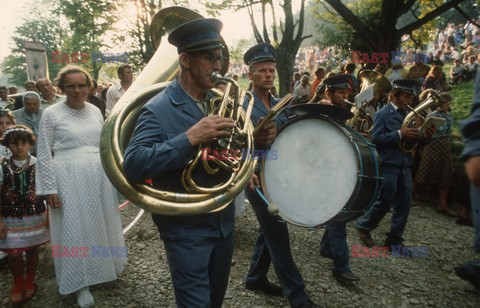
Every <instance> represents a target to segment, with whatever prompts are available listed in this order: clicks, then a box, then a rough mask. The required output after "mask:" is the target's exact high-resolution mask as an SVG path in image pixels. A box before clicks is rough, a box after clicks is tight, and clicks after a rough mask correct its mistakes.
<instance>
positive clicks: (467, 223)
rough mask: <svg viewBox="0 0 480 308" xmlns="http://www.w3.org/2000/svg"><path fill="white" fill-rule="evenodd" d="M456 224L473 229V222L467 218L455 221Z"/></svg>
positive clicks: (459, 218)
mask: <svg viewBox="0 0 480 308" xmlns="http://www.w3.org/2000/svg"><path fill="white" fill-rule="evenodd" d="M455 223H456V224H458V225H462V226H469V227H473V223H472V220H471V219H466V218H463V217H458V218H457V220H455Z"/></svg>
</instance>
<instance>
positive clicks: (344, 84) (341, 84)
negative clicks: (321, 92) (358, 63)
mask: <svg viewBox="0 0 480 308" xmlns="http://www.w3.org/2000/svg"><path fill="white" fill-rule="evenodd" d="M350 78H352V77H351V76H350V75H347V74H340V75H333V76H332V77H328V78H326V79H325V80H324V81H323V83H324V84H325V87H326V90H328V89H351V87H350V84H349V83H348V81H349V80H350Z"/></svg>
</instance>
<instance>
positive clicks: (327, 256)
mask: <svg viewBox="0 0 480 308" xmlns="http://www.w3.org/2000/svg"><path fill="white" fill-rule="evenodd" d="M320 255H321V256H322V257H324V258H328V259H332V260H333V256H332V254H330V253H326V252H324V251H323V250H321V249H320Z"/></svg>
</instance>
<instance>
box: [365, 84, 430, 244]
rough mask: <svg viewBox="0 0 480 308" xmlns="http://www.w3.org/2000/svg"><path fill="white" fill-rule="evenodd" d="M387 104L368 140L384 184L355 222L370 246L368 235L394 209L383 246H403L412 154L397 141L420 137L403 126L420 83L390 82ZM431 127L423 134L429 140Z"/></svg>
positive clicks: (375, 121) (412, 139)
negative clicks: (376, 153) (373, 145)
mask: <svg viewBox="0 0 480 308" xmlns="http://www.w3.org/2000/svg"><path fill="white" fill-rule="evenodd" d="M392 86H393V90H392V91H391V92H390V96H389V103H388V104H387V105H386V106H385V107H383V108H382V109H380V110H379V111H378V112H377V113H375V115H374V117H373V129H372V134H371V141H372V143H374V144H375V145H376V147H377V151H378V154H379V156H380V160H381V170H382V176H383V182H382V186H381V190H380V195H379V198H378V200H377V201H376V202H375V203H374V204H373V205H372V206H371V207H370V208H369V209H368V210H367V212H366V213H365V214H364V215H363V216H362V217H360V218H359V219H358V220H357V226H356V227H357V230H358V234H359V237H360V239H361V240H362V241H363V242H364V243H365V244H366V245H367V246H368V247H372V246H373V245H374V241H373V239H372V237H371V235H370V232H371V231H372V230H374V229H375V228H376V227H377V226H378V224H379V223H380V221H381V220H382V218H383V217H384V216H385V215H386V214H387V212H388V211H389V210H390V207H392V208H393V212H392V221H391V227H390V232H388V233H387V238H386V240H385V244H384V246H387V247H390V246H392V245H401V246H403V232H404V230H405V226H406V224H407V219H408V213H409V211H410V203H411V200H412V173H411V169H410V167H411V155H410V153H407V154H405V153H404V152H402V151H401V150H400V147H399V141H400V140H402V139H404V138H405V139H407V140H411V141H416V140H418V139H419V138H420V135H419V132H418V129H417V128H408V127H405V126H402V123H403V120H404V119H405V116H406V111H407V105H410V104H411V103H412V100H413V98H414V96H417V95H418V94H419V92H420V83H419V82H418V81H416V80H408V79H400V80H394V81H393V82H392ZM434 131H435V129H434V128H429V129H427V131H426V136H427V137H431V136H432V135H433V133H434Z"/></svg>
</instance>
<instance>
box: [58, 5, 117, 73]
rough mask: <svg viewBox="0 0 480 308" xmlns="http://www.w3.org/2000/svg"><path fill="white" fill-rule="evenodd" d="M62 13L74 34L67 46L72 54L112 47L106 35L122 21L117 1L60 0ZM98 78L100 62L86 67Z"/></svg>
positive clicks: (66, 48) (90, 63) (91, 62)
mask: <svg viewBox="0 0 480 308" xmlns="http://www.w3.org/2000/svg"><path fill="white" fill-rule="evenodd" d="M59 11H60V12H61V13H62V14H63V16H64V17H65V18H67V20H68V23H69V26H70V32H71V35H70V37H69V39H68V40H67V41H66V44H65V45H64V46H63V47H64V48H65V51H67V52H68V51H70V52H87V53H89V54H91V53H92V52H97V51H100V50H102V49H103V47H108V46H107V44H106V43H105V40H104V39H103V35H104V34H105V33H106V32H107V31H109V30H111V29H112V25H113V23H114V22H115V21H116V20H117V19H118V17H117V15H116V14H115V12H116V5H115V1H114V0H60V1H59ZM85 66H86V68H87V69H89V70H90V71H91V72H92V75H93V77H94V78H97V77H98V72H99V71H100V69H101V67H102V63H101V62H99V61H89V62H88V63H87V65H85Z"/></svg>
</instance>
